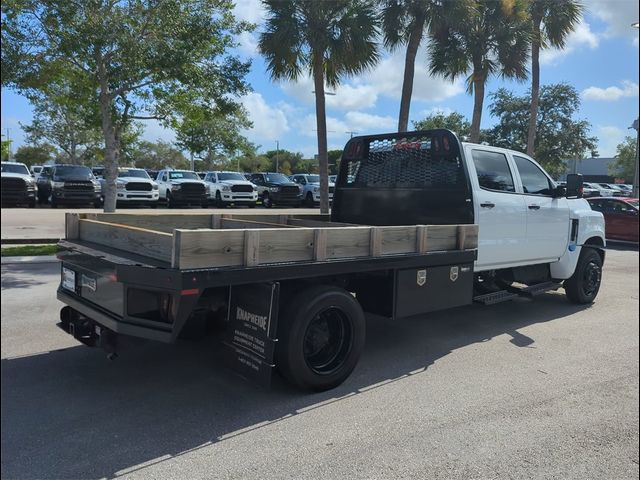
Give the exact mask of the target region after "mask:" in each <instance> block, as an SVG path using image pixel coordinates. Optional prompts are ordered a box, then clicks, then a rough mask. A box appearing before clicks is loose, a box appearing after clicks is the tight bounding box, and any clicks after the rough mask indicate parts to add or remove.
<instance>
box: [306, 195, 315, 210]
mask: <svg viewBox="0 0 640 480" xmlns="http://www.w3.org/2000/svg"><path fill="white" fill-rule="evenodd" d="M305 203H306V205H307V207H309V208H313V206H314V201H313V194H312V193H311V192H309V193H307V197H306V198H305Z"/></svg>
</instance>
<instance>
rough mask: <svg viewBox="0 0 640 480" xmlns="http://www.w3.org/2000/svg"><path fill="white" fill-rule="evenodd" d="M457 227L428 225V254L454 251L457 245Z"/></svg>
mask: <svg viewBox="0 0 640 480" xmlns="http://www.w3.org/2000/svg"><path fill="white" fill-rule="evenodd" d="M457 240H458V226H457V225H429V244H428V246H427V251H428V252H436V251H442V250H455V249H456V248H457V246H458V245H457V243H458V241H457Z"/></svg>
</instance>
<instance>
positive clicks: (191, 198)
mask: <svg viewBox="0 0 640 480" xmlns="http://www.w3.org/2000/svg"><path fill="white" fill-rule="evenodd" d="M156 183H157V184H158V194H159V199H160V201H161V202H166V204H167V207H169V208H175V207H176V206H178V205H201V206H203V207H206V206H207V204H208V201H207V184H206V183H205V182H203V181H202V180H200V177H199V176H198V174H197V173H196V172H193V171H190V170H173V169H170V168H169V169H164V170H160V171H159V172H158V175H157V177H156Z"/></svg>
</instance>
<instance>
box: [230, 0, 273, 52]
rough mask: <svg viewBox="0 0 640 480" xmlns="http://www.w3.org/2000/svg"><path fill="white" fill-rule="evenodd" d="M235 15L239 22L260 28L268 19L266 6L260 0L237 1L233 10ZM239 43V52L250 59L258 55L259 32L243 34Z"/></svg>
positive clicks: (239, 37) (239, 38)
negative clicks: (266, 18)
mask: <svg viewBox="0 0 640 480" xmlns="http://www.w3.org/2000/svg"><path fill="white" fill-rule="evenodd" d="M233 14H234V16H235V17H236V19H238V20H242V21H245V22H250V23H253V24H255V25H257V26H258V27H259V26H260V24H261V23H262V22H263V21H264V19H265V17H266V11H265V9H264V5H263V4H262V2H261V1H260V0H236V2H235V6H234V8H233ZM237 41H238V43H239V46H238V50H239V51H240V52H241V53H244V54H245V55H247V56H248V57H255V56H257V55H258V31H257V30H254V31H253V32H242V33H241V34H240V35H239V36H238V38H237Z"/></svg>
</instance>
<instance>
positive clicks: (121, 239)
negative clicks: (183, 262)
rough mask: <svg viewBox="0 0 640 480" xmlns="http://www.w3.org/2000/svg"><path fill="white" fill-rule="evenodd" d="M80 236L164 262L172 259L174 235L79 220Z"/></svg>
mask: <svg viewBox="0 0 640 480" xmlns="http://www.w3.org/2000/svg"><path fill="white" fill-rule="evenodd" d="M78 223H79V234H80V235H79V237H80V239H81V240H84V241H87V242H93V243H98V244H100V245H105V246H107V247H112V248H116V249H119V250H124V251H126V252H132V253H137V254H138V255H143V256H145V257H150V258H155V259H157V260H160V261H163V262H171V261H172V255H171V252H172V247H173V236H172V235H169V234H168V233H161V232H156V231H153V230H146V229H144V228H138V227H132V226H127V225H115V224H112V223H106V222H99V221H96V220H86V219H82V220H79V222H78Z"/></svg>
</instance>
